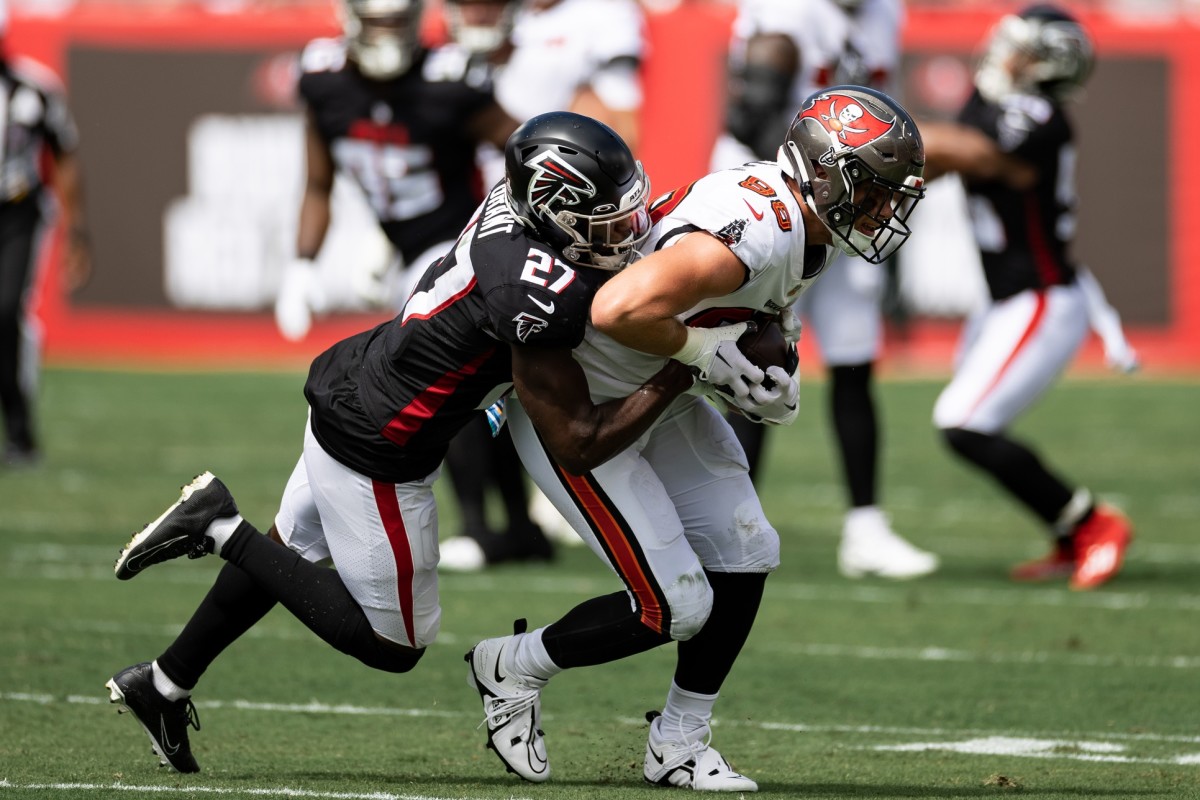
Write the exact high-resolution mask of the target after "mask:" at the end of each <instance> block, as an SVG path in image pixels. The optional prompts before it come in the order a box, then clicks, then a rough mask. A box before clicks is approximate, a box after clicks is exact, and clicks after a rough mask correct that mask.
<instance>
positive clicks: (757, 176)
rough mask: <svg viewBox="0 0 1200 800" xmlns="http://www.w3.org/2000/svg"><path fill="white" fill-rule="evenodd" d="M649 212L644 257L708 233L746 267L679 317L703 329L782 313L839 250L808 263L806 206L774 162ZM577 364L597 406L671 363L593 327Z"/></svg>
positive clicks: (705, 184) (712, 180) (663, 201)
mask: <svg viewBox="0 0 1200 800" xmlns="http://www.w3.org/2000/svg"><path fill="white" fill-rule="evenodd" d="M650 213H651V218H652V219H653V220H654V227H653V229H652V230H651V232H650V238H649V240H648V241H647V242H646V244H645V246H644V247H643V248H642V250H643V252H645V253H652V252H654V251H656V250H661V249H662V248H664V247H670V246H672V245H673V244H676V243H677V242H678V241H679V240H680V239H681V238H682V237H683V236H685V235H687V234H689V233H694V232H697V231H706V232H708V233H709V234H711V235H712V236H715V237H716V238H717V239H720V240H721V241H722V242H724V243H725V244H726V245H727V246H728V247H729V249H730V250H732V251H733V253H734V255H736V256H737V257H738V258H739V259H740V260H741V262H742V264H743V265H745V267H746V280H745V282H744V283H743V284H742V285H741V287H739V288H738V289H737V290H736V291H734V292H731V293H730V294H727V295H724V296H722V297H712V298H708V299H706V300H704V301H703V302H701V303H700V304H699V305H697V306H696V307H695V308H692V309H689V310H688V311H687V312H686V313H684V314H681V315H680V316H679V319H680V321H682V322H684V323H689V324H699V325H701V326H702V327H713V326H715V325H720V324H731V323H734V322H741V321H743V320H745V319H748V318H749V317H750V314H751V313H753V312H756V311H762V312H766V313H768V314H777V313H779V312H780V311H781V310H782V309H784V308H787V307H788V306H790V305H791V304H792V303H793V302H795V300H796V298H797V297H799V296H800V294H801V293H802V292H803V291H804V290H805V289H807V288H808V287H809V286H810V285H811V284H812V283H813V281H815V280H816V279H817V276H819V275H820V274H821V271H822V270H824V268H825V266H826V265H828V263H829V262H830V260H831V257H832V255H833V253H834V252H836V251H835V250H834V248H832V247H830V246H822V247H818V248H816V249H814V250H813V251H812V252H811V253H809V257H808V259H807V262H806V259H805V255H806V251H807V250H808V248H807V247H806V243H805V235H804V221H803V218H802V216H801V212H800V206H799V204H798V203H797V201H796V198H795V196H794V195H792V193H791V191H790V190H789V189H788V187H787V184H786V183H784V176H783V171H782V170H781V169H780V168H779V166H778V164H776V163H775V162H773V161H756V162H753V163H750V164H745V165H743V166H740V167H736V168H734V169H727V170H722V171H721V172H714V173H712V174H711V175H708V176H706V177H704V178H701V179H700V180H698V181H696V182H695V183H692V184H690V185H688V186H685V187H684V188H682V189H677V190H676V191H674V192H671V193H670V194H667V195H663V196H662V197H660V198H658V199H657V200H655V201H654V203H652V204H651V207H650ZM575 360H576V361H578V362H579V363H580V364H581V365H583V368H584V371H585V372H586V373H587V376H588V383H589V385H590V387H591V390H592V396H593V398H594V399H596V400H608V399H612V398H615V397H624V396H625V395H628V394H630V393H631V392H633V391H634V390H635V389H637V387H639V386H640V385H642V384H643V383H645V382H646V380H647V379H648V378H650V377H651V376H652V375H653V374H654V373H655V372H657V371H658V370H659V369H661V368H662V366H663V363H664V362H665V361H666V359H665V358H663V357H662V356H653V355H648V354H646V353H640V352H638V351H635V350H631V349H629V348H628V347H625V346H624V345H621V344H618V343H617V342H615V341H613V340H612V339H611V338H610V337H608V336H606V335H604V334H602V333H600V332H599V331H597V330H596V329H595V328H593V327H592V326H591V325H589V326H588V328H587V333H586V334H585V336H584V340H583V344H582V345H580V346H579V347H578V348H576V350H575Z"/></svg>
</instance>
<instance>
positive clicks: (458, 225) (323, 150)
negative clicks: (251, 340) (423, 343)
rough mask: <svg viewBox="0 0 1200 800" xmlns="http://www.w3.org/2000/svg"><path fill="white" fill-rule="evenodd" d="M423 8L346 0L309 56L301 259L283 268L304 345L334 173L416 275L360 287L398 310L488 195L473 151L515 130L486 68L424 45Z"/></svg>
mask: <svg viewBox="0 0 1200 800" xmlns="http://www.w3.org/2000/svg"><path fill="white" fill-rule="evenodd" d="M423 7H424V0H344V2H343V12H344V13H343V17H344V20H345V36H344V37H343V38H341V39H317V40H315V41H313V42H310V43H309V45H308V46H307V47H306V48H305V50H304V54H303V55H302V56H301V71H302V74H301V77H300V85H299V92H300V96H301V98H302V100H303V102H304V106H305V131H306V132H305V140H306V145H305V148H306V167H307V176H306V180H305V185H304V196H303V200H302V203H301V208H300V220H299V231H298V234H297V243H296V256H297V257H296V260H295V262H294V263H293V264H291V265H289V267H288V268H287V269H286V270H285V274H284V280H283V285H282V287H281V290H280V294H279V298H278V301H277V303H276V308H275V311H276V321H277V322H278V324H279V329H280V332H281V333H282V334H283V335H284V336H285V337H287V338H289V339H301V338H303V337H304V336H305V335H306V334H307V332H308V329H309V326H310V325H311V321H312V313H313V311H314V310H318V309H319V308H320V306H321V305H322V299H321V295H322V292H321V290H320V287H319V284H318V281H317V275H316V272H315V269H314V265H313V260H314V259H315V258H316V256H317V254H318V252H319V251H320V249H321V245H322V243H323V242H324V240H325V235H326V233H327V231H328V228H329V221H330V201H331V197H332V191H333V180H334V174H335V172H337V173H341V174H344V175H347V176H349V177H350V178H352V179H353V180H354V182H355V183H356V184H357V185H358V187H359V188H360V189H361V190H362V192H363V195H364V196H365V197H366V199H367V201H368V203H369V205H370V206H371V209H372V210H373V211H374V212H375V215H376V217H377V219H378V220H379V224H380V226H381V227H382V228H383V232H384V233H385V234H386V235H387V238H388V240H389V241H390V242H391V243H392V244H393V245H394V246H395V248H396V251H397V254H398V255H399V261H400V264H401V265H402V266H403V267H404V269H405V271H406V274H407V275H408V276H409V279H408V282H407V283H406V284H404V288H400V287H397V288H396V289H395V291H394V293H389V291H388V289H387V287H386V286H385V284H384V282H383V280H382V277H383V276H375V277H376V280H375V281H373V282H372V283H373V286H370V287H368V286H364V287H363V289H362V290H361V291H362V293H363V294H367V295H369V296H370V297H371V299H373V300H376V301H378V303H379V304H380V305H385V306H391V307H399V305H400V303H402V302H403V301H404V298H405V297H406V296H407V291H406V289H410V288H411V286H412V284H413V283H415V281H416V278H417V277H419V276H420V273H421V271H422V270H423V269H424V268H425V267H427V266H428V265H429V264H430V263H432V262H433V260H434V259H436V258H438V257H440V256H441V255H442V254H443V253H444V252H445V248H446V246H447V245H448V243H449V242H451V241H453V240H454V238H455V237H456V236H457V235H458V232H459V231H460V230H461V229H462V226H463V224H464V223H465V222H466V220H467V219H468V218H469V217H470V215H471V213H472V212H473V211H474V210H475V207H476V206H477V205H478V204H479V202H480V200H482V199H483V192H484V186H483V185H482V182H481V180H482V179H481V177H480V174H479V170H478V169H477V167H476V166H475V160H474V154H475V151H476V148H477V147H478V146H479V144H480V143H481V142H489V143H491V144H494V145H495V146H497V147H501V148H502V147H504V143H505V141H507V139H508V136H509V134H511V133H512V132H513V131H514V130H515V129H516V127H517V122H516V121H515V120H513V119H512V118H511V117H510V116H509V115H508V114H506V113H505V112H504V111H503V110H502V109H501V108H500V106H499V105H498V104H497V103H496V101H495V99H494V98H493V96H492V87H491V82H490V75H489V73H488V71H487V70H479V69H474V70H473V69H471V68H470V65H469V64H468V62H467V60H466V59H465V58H464V57H463V55H462V53H461V52H460V51H458V50H444V49H434V50H429V49H426V48H423V47H421V46H420V45H419V43H418V38H417V36H418V23H419V19H420V15H421V12H422V9H423Z"/></svg>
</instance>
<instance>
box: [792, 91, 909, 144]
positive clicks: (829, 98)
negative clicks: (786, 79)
mask: <svg viewBox="0 0 1200 800" xmlns="http://www.w3.org/2000/svg"><path fill="white" fill-rule="evenodd" d="M800 119H811V120H815V121H816V122H818V123H820V125H821V127H822V128H824V129H825V130H826V131H828V133H829V138H830V139H831V140H832V141H833V142H834V143H835V144H841V145H843V146H844V147H847V148H849V149H851V150H855V149H857V148H859V147H862V146H863V145H865V144H870V143H871V142H873V141H875V140H876V139H878V138H879V137H880V136H883V135H884V134H885V133H887V132H888V131H889V130H891V128H892V126H893V125H895V124H896V122H895V120H892V121H888V120H883V119H880V118H879V117H877V116H875V115H874V114H873V113H871V110H870V109H868V108H864V107H863V105H862V104H861V103H859V102H858V100H856V99H854V98H853V97H850V96H848V95H844V94H836V93H830V94H823V95H820V96H818V97H817V98H816V99H815V100H814V101H813V104H812V105H811V106H810V107H808V108H806V109H805V110H804V111H802V112H800Z"/></svg>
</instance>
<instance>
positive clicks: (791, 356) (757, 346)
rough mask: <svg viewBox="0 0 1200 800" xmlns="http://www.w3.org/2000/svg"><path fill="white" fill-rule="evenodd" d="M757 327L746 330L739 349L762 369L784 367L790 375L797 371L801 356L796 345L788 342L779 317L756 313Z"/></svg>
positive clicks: (755, 321) (739, 342)
mask: <svg viewBox="0 0 1200 800" xmlns="http://www.w3.org/2000/svg"><path fill="white" fill-rule="evenodd" d="M753 321H754V323H755V325H756V327H755V329H754V330H752V331H746V332H745V333H743V334H742V336H741V338H739V339H738V342H737V344H738V349H739V350H741V351H742V353H743V354H744V355H745V356H746V358H748V359H749V360H750V362H751V363H752V364H754V366H756V367H759V368H761V369H764V370H765V369H766V368H767V367H782V368H783V370H784V372H787V373H788V374H789V375H790V374H791V373H792V372H794V371H795V369H796V364H797V363H798V361H799V356H798V355H797V353H796V347H795V345H792V344H788V341H787V339H786V338H785V337H784V335H783V328H782V327H780V325H779V318H778V317H775V316H768V315H766V314H755V315H754V319H753Z"/></svg>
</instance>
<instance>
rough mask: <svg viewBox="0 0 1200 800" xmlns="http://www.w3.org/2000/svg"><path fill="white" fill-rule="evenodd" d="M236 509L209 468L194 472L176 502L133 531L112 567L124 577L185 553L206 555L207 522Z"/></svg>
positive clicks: (210, 546)
mask: <svg viewBox="0 0 1200 800" xmlns="http://www.w3.org/2000/svg"><path fill="white" fill-rule="evenodd" d="M237 513H238V508H237V503H235V502H234V501H233V495H231V494H230V493H229V489H227V488H225V484H223V483H221V481H220V480H219V479H218V478H217V477H216V476H215V475H213V474H212V473H211V472H205V473H204V474H203V475H197V476H196V478H195V480H193V481H192V482H191V483H189V484H188V485H187V486H184V487H183V492H182V494H180V496H179V499H178V500H177V501H175V505H173V506H171V507H170V508H168V509H167V510H166V511H164V512H163V513H162V515H161V516H159V518H158V519H156V520H154V522H151V523H150V524H149V525H147V526H146V527H144V528H142V530H141V532H139V533H136V534H134V536H133V538H132V539H130V540H129V544H127V545H125V549H124V550H122V551H121V555H119V556H118V557H117V563H116V565H115V566H114V567H113V571H114V572H116V573H117V578H119V579H120V580H123V581H127V580H129V579H130V578H132V577H133V576H134V575H137V574H138V573H139V572H141V571H142V570H144V569H145V568H146V567H149V566H151V565H153V564H158V563H161V562H163V561H170V560H171V559H173V558H179V557H180V556H185V555H186V556H187V557H188V558H200V557H201V556H205V555H208V554H209V553H211V552H212V551H213V542H212V539H209V538H208V537H207V536H205V535H204V532H205V531H206V530H208V525H209V523H211V522H212V521H213V520H214V519H220V518H222V517H232V516H235V515H236V514H237Z"/></svg>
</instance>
